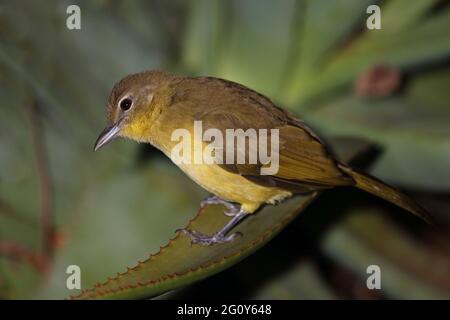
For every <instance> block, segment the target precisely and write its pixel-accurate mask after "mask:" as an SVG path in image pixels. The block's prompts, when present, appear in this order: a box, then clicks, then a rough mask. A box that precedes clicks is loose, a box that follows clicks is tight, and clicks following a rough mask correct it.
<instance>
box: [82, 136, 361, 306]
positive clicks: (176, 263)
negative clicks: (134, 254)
mask: <svg viewBox="0 0 450 320" xmlns="http://www.w3.org/2000/svg"><path fill="white" fill-rule="evenodd" d="M342 143H343V142H342V141H341V144H337V145H336V146H335V147H336V149H337V151H339V150H341V152H346V154H342V155H341V158H343V159H347V160H348V159H350V158H352V157H353V156H354V155H355V154H357V153H358V152H360V151H361V149H362V148H364V145H361V144H355V145H354V146H355V147H354V148H353V149H349V147H348V145H347V146H345V144H344V145H342ZM340 146H341V147H342V148H341V149H340V148H339V147H340ZM347 152H348V153H347ZM317 196H318V193H316V194H311V195H306V196H299V197H295V198H293V199H290V200H288V201H286V202H284V203H282V204H280V205H278V206H266V207H264V208H263V209H262V210H261V211H260V212H258V213H257V214H253V215H251V216H249V217H248V218H246V219H245V220H244V221H243V222H242V223H241V224H239V225H238V226H237V227H236V228H235V230H233V231H239V232H241V233H242V234H243V236H242V238H239V239H237V240H236V241H233V242H230V243H226V244H220V245H215V246H211V247H205V246H199V245H191V243H190V239H189V238H188V237H187V236H185V235H181V234H180V233H178V234H177V235H176V236H175V238H173V239H171V240H170V241H169V242H168V243H167V244H166V245H165V246H164V247H162V248H161V249H160V251H159V252H158V253H156V254H154V255H151V256H150V257H149V258H148V259H147V260H144V261H142V262H139V263H138V265H137V266H135V267H133V268H128V269H127V271H125V272H124V273H119V274H118V275H117V276H116V277H114V278H109V279H108V280H107V281H106V282H104V283H99V284H96V285H95V286H94V287H92V288H91V289H87V290H84V291H83V292H82V293H81V295H79V296H77V297H76V298H82V299H84V298H88V299H91V298H100V299H122V298H128V299H137V298H146V297H153V296H156V295H159V294H162V293H164V292H167V291H169V290H172V289H175V288H178V287H181V286H184V285H187V284H189V283H192V282H194V281H198V280H200V279H203V278H205V277H208V276H211V275H213V274H215V273H217V272H220V271H222V270H224V269H226V268H228V267H230V266H232V265H234V264H236V263H237V262H239V261H240V260H242V259H244V258H245V257H247V256H248V255H250V254H252V253H253V252H255V251H256V250H257V249H259V248H260V247H261V246H263V245H264V244H265V243H267V242H268V241H269V240H270V239H272V238H273V237H274V236H275V235H276V234H277V233H278V232H280V231H281V230H282V229H283V227H285V226H286V225H287V224H288V223H289V222H290V221H292V219H294V218H295V217H296V216H297V215H298V214H299V213H300V212H301V211H302V210H303V209H304V208H306V206H307V205H308V204H309V203H310V202H311V201H313V200H314V199H315V198H316V197H317ZM222 212H223V208H222V207H221V206H219V207H218V206H208V207H207V208H206V209H205V210H204V211H202V212H201V213H199V214H198V215H197V216H196V217H195V218H194V219H192V220H191V221H190V222H189V224H188V228H190V229H193V230H197V231H200V232H204V233H209V234H210V233H213V232H215V231H217V230H219V229H220V228H221V227H222V226H223V225H224V224H225V223H226V222H227V221H228V220H229V219H230V218H229V217H226V216H225V215H224V214H223V213H222Z"/></svg>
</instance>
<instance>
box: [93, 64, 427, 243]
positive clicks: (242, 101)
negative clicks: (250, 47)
mask: <svg viewBox="0 0 450 320" xmlns="http://www.w3.org/2000/svg"><path fill="white" fill-rule="evenodd" d="M126 99H128V100H130V101H132V104H131V106H130V107H129V108H128V109H126V108H124V107H126V105H127V102H130V101H127V100H126ZM125 109H126V110H125ZM107 118H108V125H109V126H108V127H107V129H105V131H104V132H103V133H102V135H101V136H100V137H99V139H98V141H97V143H96V149H98V148H99V147H101V146H103V145H104V144H105V143H107V142H108V141H110V140H111V139H112V138H113V137H115V136H122V137H127V138H130V139H134V140H136V141H140V142H148V143H151V144H153V145H154V146H155V147H157V148H159V149H160V150H162V151H163V152H164V153H165V154H166V155H167V156H169V157H170V156H171V150H172V148H173V147H174V145H175V144H176V142H175V141H172V140H171V134H172V132H173V131H174V130H175V129H178V128H185V129H188V130H189V131H192V130H193V124H194V121H202V125H203V130H207V129H210V128H215V129H218V130H220V131H221V132H223V133H224V134H225V130H226V129H244V130H246V129H249V128H253V129H256V130H258V129H268V130H269V131H270V129H278V132H279V170H278V171H277V172H276V173H275V174H273V175H261V174H260V169H261V166H262V164H261V163H256V164H249V163H244V164H237V163H232V164H183V165H180V168H181V169H182V170H183V171H184V172H185V173H186V174H187V175H189V176H190V177H191V178H192V179H193V180H194V181H195V182H197V183H198V184H199V185H201V186H202V187H203V188H205V189H206V190H208V191H210V192H211V193H213V194H214V195H215V197H213V198H210V199H208V200H206V202H205V203H223V204H225V205H226V206H227V207H228V208H229V209H230V210H231V211H232V212H231V213H234V214H235V215H234V218H233V219H232V220H231V221H230V225H227V226H225V228H224V229H222V230H220V231H219V232H217V233H216V234H214V235H212V236H206V235H202V234H199V233H196V232H192V231H185V232H186V233H187V234H188V235H189V236H190V237H191V238H192V240H193V241H194V242H197V243H200V244H207V245H209V244H214V243H220V242H225V241H231V240H233V239H234V238H235V235H234V234H232V235H231V236H226V233H227V232H228V231H229V230H230V229H231V228H232V227H233V226H234V225H235V224H236V223H238V222H239V220H241V219H242V218H243V217H244V216H245V214H248V213H252V212H254V211H256V210H257V209H258V208H259V207H260V206H261V205H262V204H264V203H270V204H274V203H276V202H278V201H281V200H283V199H285V198H287V197H290V196H292V195H293V194H296V193H305V192H312V191H315V190H320V189H328V188H333V187H338V186H355V187H357V188H360V189H363V190H365V191H367V192H370V193H372V194H374V195H376V196H378V197H381V198H383V199H385V200H387V201H390V202H392V203H394V204H396V205H398V206H400V207H402V208H404V209H406V210H408V211H410V212H412V213H414V214H416V215H417V216H419V217H421V218H423V219H425V220H426V221H430V218H429V215H428V214H427V213H426V211H425V210H423V209H422V208H421V207H420V206H419V205H417V204H416V203H415V202H414V201H413V200H412V199H411V198H409V197H408V196H406V195H404V194H402V193H400V192H399V191H398V190H396V189H394V188H393V187H390V186H388V185H387V184H385V183H383V182H381V181H379V180H377V179H375V178H373V177H370V176H369V175H367V174H364V173H361V172H359V171H357V170H355V169H352V168H350V167H349V166H347V165H345V164H342V163H339V162H338V161H337V160H336V159H334V157H333V156H332V154H331V153H330V152H329V151H328V149H327V148H326V146H325V144H324V143H323V141H322V140H321V139H320V138H319V137H318V136H317V135H316V134H315V133H314V132H313V131H312V130H311V129H309V128H308V127H307V126H306V125H305V124H304V123H303V122H302V121H301V120H299V119H298V118H296V117H295V116H294V115H293V114H291V113H289V112H287V111H285V110H283V109H281V108H279V107H277V106H275V105H274V104H273V102H272V101H271V100H270V99H268V98H267V97H265V96H263V95H261V94H259V93H257V92H255V91H253V90H251V89H249V88H247V87H245V86H242V85H240V84H237V83H234V82H230V81H226V80H222V79H217V78H211V77H198V78H192V77H182V76H176V75H171V74H167V73H164V72H160V71H148V72H144V73H140V74H136V75H131V76H128V77H126V78H124V79H123V80H121V81H120V82H119V83H118V84H117V85H116V86H115V87H114V88H113V90H112V92H111V94H110V97H109V100H108V106H107ZM223 152H224V153H225V152H226V146H225V147H224V149H223ZM232 203H238V204H239V205H240V210H237V209H236V207H235V206H233V205H232Z"/></svg>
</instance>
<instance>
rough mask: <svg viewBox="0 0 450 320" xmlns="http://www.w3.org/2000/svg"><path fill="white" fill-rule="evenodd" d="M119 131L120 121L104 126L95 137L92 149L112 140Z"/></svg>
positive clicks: (95, 149)
mask: <svg viewBox="0 0 450 320" xmlns="http://www.w3.org/2000/svg"><path fill="white" fill-rule="evenodd" d="M119 131H120V123H116V124H114V125H112V126H108V127H106V128H105V129H104V130H103V131H102V133H100V135H99V136H98V138H97V141H95V145H94V151H97V150H98V149H100V148H101V147H103V146H104V145H106V144H107V143H108V142H110V141H112V140H114V138H115V137H116V136H117V134H118V133H119Z"/></svg>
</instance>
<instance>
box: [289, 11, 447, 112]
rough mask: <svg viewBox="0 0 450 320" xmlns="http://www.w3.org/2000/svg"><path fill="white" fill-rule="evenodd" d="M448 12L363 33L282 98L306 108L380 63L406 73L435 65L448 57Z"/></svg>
mask: <svg viewBox="0 0 450 320" xmlns="http://www.w3.org/2000/svg"><path fill="white" fill-rule="evenodd" d="M449 28H450V10H449V9H447V10H445V11H443V12H440V13H439V14H437V15H435V16H433V18H432V19H425V20H424V21H423V22H422V23H421V24H417V25H415V26H414V27H411V28H406V29H405V30H403V31H402V29H400V30H398V29H395V30H392V32H391V31H390V30H389V29H387V28H383V29H381V30H372V31H367V30H366V31H365V33H364V34H363V35H361V36H360V37H359V38H357V39H355V40H354V41H353V42H351V43H350V44H349V45H348V46H347V47H345V49H344V50H341V51H340V52H339V54H337V55H336V56H335V57H334V58H333V59H330V63H328V64H327V65H325V66H323V68H322V71H321V72H316V73H315V74H312V75H311V77H310V78H308V79H305V81H302V82H301V83H297V84H296V85H295V86H294V87H293V88H292V89H291V91H290V93H288V94H287V96H286V102H287V103H288V104H289V105H296V106H298V107H303V106H308V105H309V106H310V104H309V103H308V104H307V102H310V101H311V100H312V99H313V98H317V97H319V96H320V95H321V94H324V93H327V92H328V93H329V92H332V91H334V90H337V89H339V88H343V87H345V86H346V88H348V85H349V84H350V83H351V82H352V81H353V80H354V79H355V78H356V76H357V75H358V74H359V73H360V72H363V71H364V70H366V69H368V68H370V67H372V66H373V65H376V64H379V63H382V64H388V65H393V66H396V67H398V68H399V69H402V70H410V69H412V68H413V67H414V66H417V65H421V64H423V63H431V62H433V61H439V60H440V59H443V58H444V57H446V56H447V55H448V54H449V53H450V41H448V40H449V36H448V32H447V30H449Z"/></svg>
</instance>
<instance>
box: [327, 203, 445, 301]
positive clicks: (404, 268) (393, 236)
mask: <svg viewBox="0 0 450 320" xmlns="http://www.w3.org/2000/svg"><path fill="white" fill-rule="evenodd" d="M381 234H382V235H383V236H382V237H380V235H381ZM446 245H447V244H445V246H446ZM427 246H428V248H427ZM321 247H322V249H323V250H324V251H325V252H326V253H327V254H328V255H329V256H330V257H331V258H332V259H333V260H336V261H337V262H338V263H340V264H342V265H343V266H345V267H346V268H348V269H349V270H351V271H352V272H354V273H356V274H357V275H358V276H359V277H361V278H362V279H367V277H368V274H367V270H366V269H367V267H368V266H369V265H372V264H374V265H377V266H379V267H380V269H381V279H382V282H381V285H382V290H383V293H384V294H385V295H386V296H387V297H389V298H394V299H448V298H449V297H450V293H449V292H450V288H449V285H448V279H449V276H448V268H449V266H450V259H449V258H448V255H445V254H444V253H440V254H439V253H438V252H434V253H433V249H432V248H431V246H430V245H425V244H424V243H423V242H420V241H418V240H417V239H414V238H413V237H412V236H408V235H407V234H405V233H404V232H403V231H402V230H399V228H398V227H396V226H395V225H394V224H392V222H390V221H389V220H388V219H386V218H385V217H383V215H381V212H380V211H379V210H367V209H366V210H362V211H361V210H358V209H356V210H354V211H353V212H350V214H349V215H348V219H346V221H344V223H342V224H340V225H337V226H335V227H334V228H333V229H332V230H331V231H330V232H329V233H328V234H327V235H326V237H325V238H324V239H323V241H322V244H321Z"/></svg>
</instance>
